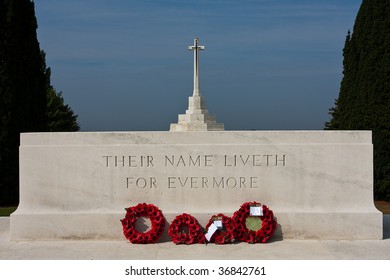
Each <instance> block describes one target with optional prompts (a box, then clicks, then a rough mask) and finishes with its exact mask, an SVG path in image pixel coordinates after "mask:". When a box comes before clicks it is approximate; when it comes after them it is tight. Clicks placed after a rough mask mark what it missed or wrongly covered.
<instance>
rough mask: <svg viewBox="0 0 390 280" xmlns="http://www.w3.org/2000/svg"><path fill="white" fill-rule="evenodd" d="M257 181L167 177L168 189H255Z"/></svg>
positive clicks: (255, 179)
mask: <svg viewBox="0 0 390 280" xmlns="http://www.w3.org/2000/svg"><path fill="white" fill-rule="evenodd" d="M258 179H259V177H211V178H209V177H168V189H176V188H182V189H198V188H202V189H205V188H207V189H208V188H217V189H225V188H227V189H234V188H240V189H245V188H251V189H255V188H258V187H259V181H258ZM141 186H143V185H141Z"/></svg>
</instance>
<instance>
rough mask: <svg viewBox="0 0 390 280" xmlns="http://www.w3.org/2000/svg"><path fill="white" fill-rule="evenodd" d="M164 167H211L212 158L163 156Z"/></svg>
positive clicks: (210, 156) (206, 156)
mask: <svg viewBox="0 0 390 280" xmlns="http://www.w3.org/2000/svg"><path fill="white" fill-rule="evenodd" d="M164 165H165V167H192V166H196V167H209V166H213V156H212V155H204V156H200V155H198V156H191V155H189V156H182V155H179V156H175V155H171V156H164Z"/></svg>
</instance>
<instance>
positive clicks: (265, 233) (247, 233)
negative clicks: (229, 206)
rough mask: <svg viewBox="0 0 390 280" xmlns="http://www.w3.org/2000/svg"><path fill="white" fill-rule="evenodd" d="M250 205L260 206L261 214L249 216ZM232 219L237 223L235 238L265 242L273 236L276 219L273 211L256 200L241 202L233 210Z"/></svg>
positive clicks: (251, 241)
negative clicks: (236, 208) (234, 210)
mask: <svg viewBox="0 0 390 280" xmlns="http://www.w3.org/2000/svg"><path fill="white" fill-rule="evenodd" d="M251 206H252V207H253V206H257V207H261V210H262V213H261V215H258V216H251V215H250V207H251ZM248 218H249V219H248ZM233 220H234V222H235V223H236V225H237V228H236V236H237V239H238V240H240V241H244V242H248V243H265V242H267V241H268V240H269V239H270V238H271V237H272V236H273V234H274V232H275V229H276V219H275V218H274V214H273V212H272V211H271V210H270V209H269V208H268V207H267V206H265V205H261V203H258V202H245V203H244V204H242V205H241V207H240V209H238V210H237V211H236V212H234V214H233Z"/></svg>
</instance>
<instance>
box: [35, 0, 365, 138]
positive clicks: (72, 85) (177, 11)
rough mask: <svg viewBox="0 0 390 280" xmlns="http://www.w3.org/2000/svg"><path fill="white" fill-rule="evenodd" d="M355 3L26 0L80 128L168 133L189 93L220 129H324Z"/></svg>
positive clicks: (55, 82) (57, 82)
mask: <svg viewBox="0 0 390 280" xmlns="http://www.w3.org/2000/svg"><path fill="white" fill-rule="evenodd" d="M360 4H361V1H360V0H339V1H336V0H327V1H320V0H311V1H305V0H297V1H291V0H290V1H287V0H280V1H276V0H240V1H239V0H236V1H234V0H197V1H188V0H164V1H163V0H160V1H158V0H142V1H141V0H137V1H136V0H111V1H109V0H84V1H83V0H66V1H64V0H35V12H36V16H37V20H38V40H39V41H40V45H41V48H42V49H43V50H44V51H45V52H46V62H47V65H48V66H50V67H51V69H52V84H53V85H54V87H55V88H56V89H57V91H62V92H63V96H64V98H65V102H66V103H68V104H69V105H70V106H71V107H72V109H73V110H74V112H75V113H76V114H78V116H79V117H78V120H79V123H80V125H81V129H82V130H83V131H104V130H107V131H116V130H163V131H164V130H169V125H170V123H172V122H177V115H178V114H182V113H184V112H185V110H186V109H187V106H188V104H187V102H188V96H190V95H191V94H192V87H193V82H192V79H193V72H192V71H193V55H192V52H189V51H188V50H187V46H189V45H191V44H192V42H193V38H194V37H199V40H200V43H201V44H202V45H205V47H206V50H205V51H203V52H202V53H201V54H200V91H201V94H202V95H204V96H205V98H206V104H207V107H208V109H209V111H210V112H211V113H212V114H216V116H217V121H218V122H223V123H224V124H225V129H229V130H239V129H243V130H246V129H261V130H284V129H288V130H290V129H293V130H301V129H310V130H311V129H323V127H324V122H325V121H327V120H328V109H329V108H330V107H331V106H333V104H334V99H335V98H337V96H338V92H339V87H340V81H341V79H342V49H343V47H344V40H345V36H346V33H347V31H348V29H351V31H352V29H353V24H354V20H355V17H356V14H357V12H358V9H359V7H360Z"/></svg>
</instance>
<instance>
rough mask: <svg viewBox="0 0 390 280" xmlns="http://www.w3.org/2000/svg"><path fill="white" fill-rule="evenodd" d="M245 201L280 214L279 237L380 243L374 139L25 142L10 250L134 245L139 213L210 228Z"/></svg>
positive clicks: (269, 135) (188, 136) (171, 137)
mask: <svg viewBox="0 0 390 280" xmlns="http://www.w3.org/2000/svg"><path fill="white" fill-rule="evenodd" d="M247 201H258V202H261V203H263V204H266V205H267V206H268V207H270V208H271V209H272V210H273V211H274V215H275V217H276V218H277V222H278V229H277V232H276V235H278V236H279V237H283V238H299V239H306V238H309V239H381V238H382V214H381V213H380V212H379V211H378V210H376V208H375V207H374V204H373V146H372V142H371V132H367V131H359V132H357V131H212V132H185V133H183V132H101V133H99V132H93V133H82V132H79V133H27V134H22V135H21V146H20V204H19V207H18V209H17V211H16V212H15V213H14V214H12V215H11V238H12V239H13V240H38V239H44V240H50V239H125V238H124V236H123V234H122V225H121V223H120V219H121V218H123V217H124V215H125V210H124V208H125V207H129V206H133V205H136V204H138V203H139V202H146V203H153V204H155V205H156V206H158V207H159V208H160V209H161V210H162V211H163V213H164V215H165V217H166V219H167V222H168V223H169V222H170V221H171V220H172V219H173V218H174V217H175V216H176V215H178V214H181V213H184V212H186V213H189V214H191V215H193V216H195V217H196V218H197V219H198V220H199V222H200V223H201V224H202V225H205V224H206V222H207V221H208V219H209V218H210V217H211V216H212V215H213V214H218V213H223V214H226V215H231V214H232V213H233V212H234V211H236V210H237V209H238V208H239V207H240V205H241V204H242V203H244V202H247ZM166 238H167V236H166V234H165V239H166Z"/></svg>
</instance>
